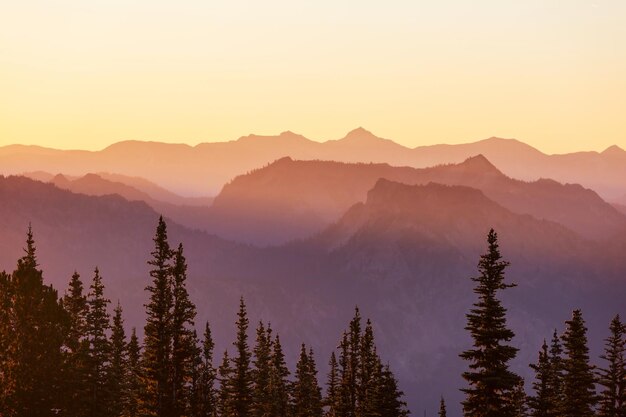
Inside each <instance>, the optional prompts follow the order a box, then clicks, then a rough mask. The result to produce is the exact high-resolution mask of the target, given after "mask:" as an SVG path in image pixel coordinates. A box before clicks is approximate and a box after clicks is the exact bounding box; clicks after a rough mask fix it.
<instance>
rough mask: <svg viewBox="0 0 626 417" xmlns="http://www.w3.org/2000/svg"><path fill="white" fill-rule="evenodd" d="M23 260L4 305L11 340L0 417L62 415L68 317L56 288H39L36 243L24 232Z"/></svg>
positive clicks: (8, 345)
mask: <svg viewBox="0 0 626 417" xmlns="http://www.w3.org/2000/svg"><path fill="white" fill-rule="evenodd" d="M24 251H25V254H24V256H23V257H22V258H21V259H19V260H18V265H17V269H16V270H15V271H14V272H13V274H12V276H11V278H10V284H9V283H5V286H9V287H10V295H9V298H8V299H7V298H6V296H5V297H4V298H5V299H4V301H3V302H4V303H7V302H8V303H9V304H10V308H9V310H8V312H6V313H5V319H7V320H8V326H9V329H10V337H8V338H7V339H6V340H5V341H4V342H3V343H4V344H5V347H4V348H5V352H4V355H5V358H8V360H6V361H5V363H4V365H5V368H4V369H3V372H2V374H3V375H2V381H3V387H2V388H1V389H2V392H3V395H2V407H3V410H1V411H2V414H3V417H14V416H19V417H22V416H24V417H31V416H33V417H35V416H37V417H39V416H49V415H53V414H54V413H56V412H57V411H63V401H62V400H61V393H60V391H61V388H62V387H61V383H62V380H63V373H62V371H63V351H62V346H63V344H64V341H65V334H66V331H67V329H66V326H67V316H66V313H65V311H64V310H63V308H62V305H61V303H60V302H59V300H58V294H57V292H56V290H54V288H52V287H51V286H48V285H44V284H43V277H42V271H41V270H39V269H37V267H38V264H37V258H36V248H35V241H34V238H33V233H32V229H31V228H30V226H29V228H28V233H27V240H26V248H25V249H24Z"/></svg>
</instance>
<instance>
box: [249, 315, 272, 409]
mask: <svg viewBox="0 0 626 417" xmlns="http://www.w3.org/2000/svg"><path fill="white" fill-rule="evenodd" d="M256 336H257V337H256V344H255V346H254V361H253V363H254V370H253V380H254V382H253V392H252V398H253V401H252V403H253V415H254V416H256V417H264V416H269V415H270V413H271V411H272V398H271V393H270V377H271V370H272V330H271V328H270V327H269V326H268V328H267V329H266V328H265V326H264V325H263V322H259V325H258V327H257V332H256Z"/></svg>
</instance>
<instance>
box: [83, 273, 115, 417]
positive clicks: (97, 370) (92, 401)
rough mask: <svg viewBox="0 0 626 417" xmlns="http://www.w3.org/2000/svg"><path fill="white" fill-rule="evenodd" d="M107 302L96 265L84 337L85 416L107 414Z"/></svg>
mask: <svg viewBox="0 0 626 417" xmlns="http://www.w3.org/2000/svg"><path fill="white" fill-rule="evenodd" d="M109 303H110V301H109V300H108V299H107V298H105V297H104V284H103V282H102V277H101V276H100V271H99V270H98V268H96V269H95V271H94V277H93V282H92V284H91V286H90V292H89V295H88V297H87V305H88V306H89V311H88V313H87V337H88V339H89V378H88V388H89V397H88V398H89V410H90V411H89V415H90V416H93V417H98V416H107V414H108V405H109V403H110V401H111V396H110V394H111V392H110V390H109V388H110V385H109V371H110V364H111V363H110V361H111V344H110V341H109V339H108V337H107V332H108V331H109V329H110V322H109V313H108V312H107V306H108V304H109Z"/></svg>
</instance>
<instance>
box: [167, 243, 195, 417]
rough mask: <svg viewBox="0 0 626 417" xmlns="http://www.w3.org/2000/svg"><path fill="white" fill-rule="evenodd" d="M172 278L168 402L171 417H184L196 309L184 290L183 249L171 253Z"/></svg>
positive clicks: (185, 274)
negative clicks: (169, 389)
mask: <svg viewBox="0 0 626 417" xmlns="http://www.w3.org/2000/svg"><path fill="white" fill-rule="evenodd" d="M172 275H173V289H172V293H173V306H172V315H171V326H172V328H171V338H172V358H171V370H170V377H171V388H172V392H171V398H172V407H173V410H172V414H171V416H172V417H178V416H184V415H186V414H187V411H188V410H187V408H188V405H189V400H190V392H189V385H190V383H191V378H192V375H191V372H192V359H193V353H194V348H195V339H194V335H193V326H194V319H195V317H196V306H195V305H194V304H193V303H192V302H191V301H190V300H189V294H188V292H187V288H186V281H187V262H186V260H185V256H184V255H183V245H182V244H180V245H179V246H178V250H176V251H175V252H174V267H173V269H172Z"/></svg>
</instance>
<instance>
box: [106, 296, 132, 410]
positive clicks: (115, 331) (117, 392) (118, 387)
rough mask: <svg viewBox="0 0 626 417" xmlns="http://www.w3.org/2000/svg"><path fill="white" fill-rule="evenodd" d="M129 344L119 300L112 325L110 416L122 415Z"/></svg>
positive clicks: (109, 377)
mask: <svg viewBox="0 0 626 417" xmlns="http://www.w3.org/2000/svg"><path fill="white" fill-rule="evenodd" d="M127 362H128V357H127V346H126V333H125V331H124V319H123V318H122V306H121V305H120V303H119V301H118V302H117V306H116V307H115V310H114V314H113V326H112V327H111V366H110V367H109V375H108V379H109V394H110V397H109V398H110V399H109V416H111V417H119V416H121V415H122V411H123V405H124V399H125V398H124V395H125V385H124V384H125V382H126V373H127Z"/></svg>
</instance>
